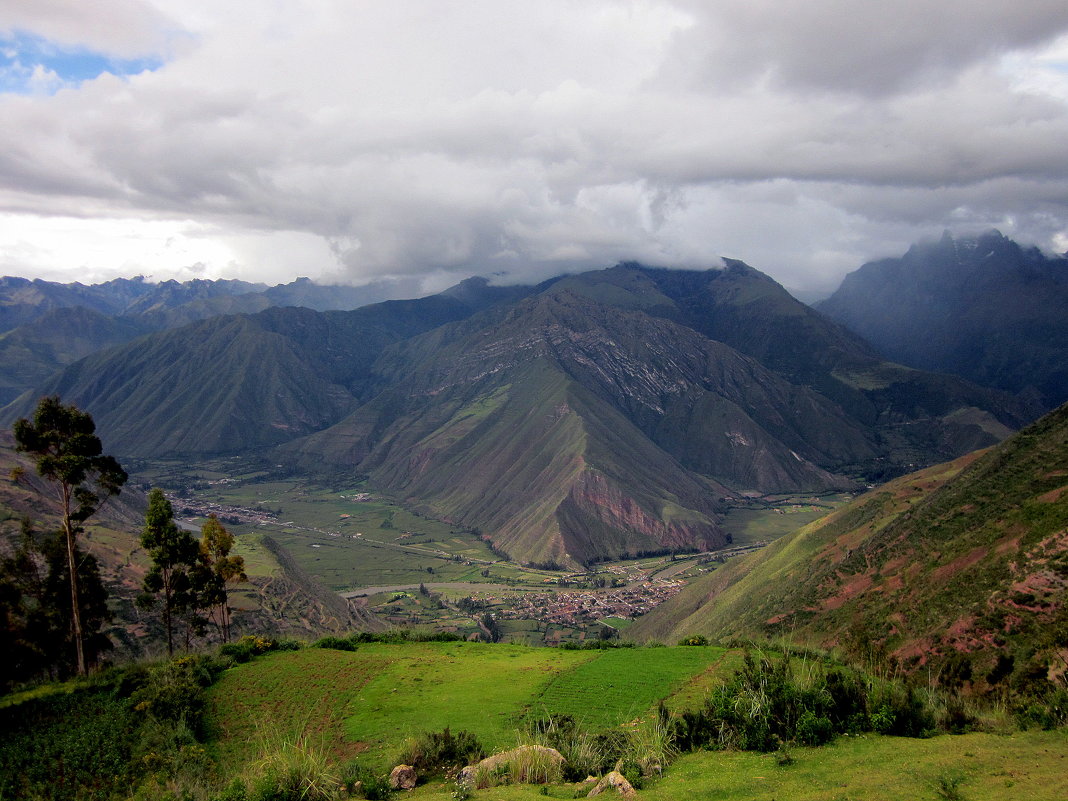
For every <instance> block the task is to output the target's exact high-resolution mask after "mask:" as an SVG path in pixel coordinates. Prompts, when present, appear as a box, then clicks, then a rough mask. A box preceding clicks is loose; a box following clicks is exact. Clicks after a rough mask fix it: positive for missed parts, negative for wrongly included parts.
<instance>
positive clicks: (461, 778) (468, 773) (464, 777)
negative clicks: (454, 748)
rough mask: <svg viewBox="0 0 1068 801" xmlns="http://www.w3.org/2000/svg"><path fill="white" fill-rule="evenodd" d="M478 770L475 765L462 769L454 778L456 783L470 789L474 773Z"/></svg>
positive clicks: (473, 782)
mask: <svg viewBox="0 0 1068 801" xmlns="http://www.w3.org/2000/svg"><path fill="white" fill-rule="evenodd" d="M477 770H478V766H477V765H468V766H467V767H466V768H463V769H462V770H461V771H460V772H459V773H458V774H457V776H456V781H458V782H459V783H460V784H468V785H471V786H472V787H473V786H474V784H475V772H476V771H477Z"/></svg>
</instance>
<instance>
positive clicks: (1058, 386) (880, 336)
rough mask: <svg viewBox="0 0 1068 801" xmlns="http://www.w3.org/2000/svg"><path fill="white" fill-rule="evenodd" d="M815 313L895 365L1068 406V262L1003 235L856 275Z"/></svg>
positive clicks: (920, 249)
mask: <svg viewBox="0 0 1068 801" xmlns="http://www.w3.org/2000/svg"><path fill="white" fill-rule="evenodd" d="M817 308H818V309H819V310H820V311H821V312H823V313H824V314H827V315H828V316H830V317H832V318H834V319H835V320H837V321H838V322H840V323H842V324H843V325H845V326H847V327H849V328H850V329H851V330H853V331H856V332H857V333H858V334H860V335H861V336H863V337H865V338H866V339H867V340H868V341H870V342H871V343H872V344H873V345H874V346H875V347H876V348H877V349H878V350H879V352H880V353H882V354H884V355H885V356H887V357H888V358H890V359H892V360H894V361H897V362H901V363H902V364H907V365H910V366H912V367H918V368H921V369H924V370H938V371H942V372H948V373H954V374H956V375H960V376H963V377H965V378H968V379H970V380H972V381H975V382H976V383H979V384H982V385H984V386H990V387H997V388H999V389H1002V390H1006V391H1009V392H1014V393H1026V394H1027V396H1031V397H1034V398H1035V399H1036V401H1037V402H1038V403H1039V404H1041V406H1042V407H1043V408H1044V409H1050V408H1053V407H1055V406H1058V405H1059V404H1061V403H1063V402H1064V401H1065V400H1068V315H1065V313H1064V310H1065V309H1066V308H1068V257H1065V256H1047V255H1045V254H1043V253H1042V252H1041V251H1039V250H1038V249H1037V248H1024V247H1021V246H1020V245H1018V244H1017V243H1015V242H1013V241H1012V240H1010V239H1007V238H1006V237H1004V236H1002V235H1001V234H1000V233H998V232H997V231H990V232H988V233H985V234H983V235H981V236H977V237H960V238H954V237H953V236H951V235H950V234H949V233H948V232H947V233H946V234H944V235H943V237H942V239H941V240H940V241H938V242H931V243H925V244H919V245H914V246H913V247H911V248H910V249H909V251H908V252H907V253H906V254H905V255H904V256H902V257H901V258H898V259H882V260H880V261H875V262H870V263H868V264H865V265H864V266H863V267H861V268H860V269H859V270H857V271H856V272H853V273H850V274H849V275H847V276H846V277H845V279H844V280H843V281H842V285H841V286H840V287H839V289H838V290H837V291H836V292H835V293H834V294H833V295H832V296H831V297H830V298H828V299H826V300H824V301H822V302H821V303H819V304H817Z"/></svg>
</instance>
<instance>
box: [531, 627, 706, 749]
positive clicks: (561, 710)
mask: <svg viewBox="0 0 1068 801" xmlns="http://www.w3.org/2000/svg"><path fill="white" fill-rule="evenodd" d="M596 653H597V654H598V657H597V658H596V659H591V660H590V661H588V662H586V663H584V664H582V665H579V666H577V667H575V669H573V670H571V671H568V672H567V673H563V674H561V675H560V676H557V677H556V678H555V679H554V680H553V681H552V682H551V683H550V684H549V686H548V687H546V689H545V691H544V692H543V693H542V694H541V695H540V696H538V698H537V700H536V701H535V703H534V706H535V709H537V710H538V711H544V713H547V714H549V715H553V716H555V715H570V716H571V717H573V718H575V720H577V721H580V722H581V723H583V724H584V725H586V726H587V727H589V728H592V729H594V730H597V729H606V728H610V727H613V726H618V725H620V724H622V723H625V722H627V721H629V720H633V719H634V718H637V717H639V716H641V715H643V714H644V713H646V712H648V710H649V709H650V708H652V707H654V706H656V704H657V703H658V702H660V701H661V700H666V699H667V698H669V697H670V696H671V695H672V694H673V693H674V692H675V691H676V690H678V689H680V688H681V687H682V686H684V685H685V684H686V683H687V682H688V680H689V679H690V678H691V677H693V676H695V675H700V674H701V673H703V672H704V671H705V670H706V669H707V668H708V667H709V666H710V665H712V664H715V663H717V662H719V661H720V660H721V659H722V657H723V655H724V654H725V653H726V649H724V648H707V647H705V648H641V649H630V648H620V649H615V650H609V651H599V652H596ZM702 700H703V699H702Z"/></svg>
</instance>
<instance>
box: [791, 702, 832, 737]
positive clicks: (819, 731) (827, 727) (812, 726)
mask: <svg viewBox="0 0 1068 801" xmlns="http://www.w3.org/2000/svg"><path fill="white" fill-rule="evenodd" d="M795 738H796V740H797V742H799V743H800V744H801V745H824V744H826V743H829V742H830V741H831V740H832V739H834V724H833V723H831V719H830V718H825V717H817V715H816V713H815V712H813V711H812V710H811V709H806V710H805V711H804V712H802V713H801V717H799V718H798V719H797V729H796V734H795Z"/></svg>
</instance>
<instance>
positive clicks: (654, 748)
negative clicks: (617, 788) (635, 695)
mask: <svg viewBox="0 0 1068 801" xmlns="http://www.w3.org/2000/svg"><path fill="white" fill-rule="evenodd" d="M678 754H679V751H678V748H677V747H676V745H675V740H674V737H673V732H672V728H671V725H670V718H669V716H668V713H667V710H666V709H665V708H664V706H663V705H661V706H660V708H659V709H658V710H657V715H656V717H654V718H650V719H646V720H642V721H641V722H639V723H638V725H637V726H635V727H634V728H632V729H630V730H629V732H628V733H627V747H626V752H625V755H624V761H625V762H629V763H633V764H635V765H637V766H638V771H639V772H640V773H641V775H642V776H660V775H661V774H662V773H663V770H664V768H665V767H666V766H667V765H669V764H671V762H673V761H674V759H675V757H677V756H678ZM624 775H626V774H624ZM627 778H628V781H629V779H630V777H627ZM631 784H634V782H631ZM635 786H637V785H635Z"/></svg>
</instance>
